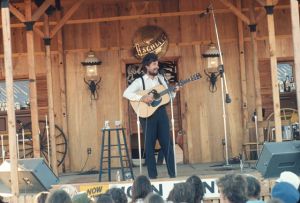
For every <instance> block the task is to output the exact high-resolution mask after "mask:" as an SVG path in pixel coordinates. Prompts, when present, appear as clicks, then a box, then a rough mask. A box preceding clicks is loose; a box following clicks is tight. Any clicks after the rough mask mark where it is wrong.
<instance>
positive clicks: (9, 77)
mask: <svg viewBox="0 0 300 203" xmlns="http://www.w3.org/2000/svg"><path fill="white" fill-rule="evenodd" d="M1 3H2V7H1V18H2V25H3V29H2V35H3V48H4V68H5V84H6V102H7V127H8V135H9V159H10V179H11V181H10V184H11V193H12V195H13V202H18V196H19V178H18V157H17V144H18V142H17V137H16V117H15V107H14V106H15V105H14V104H15V102H14V92H13V89H14V88H13V65H12V47H11V29H10V13H9V8H8V7H5V6H4V2H3V1H2V2H1ZM7 3H8V1H7ZM7 6H8V5H7Z"/></svg>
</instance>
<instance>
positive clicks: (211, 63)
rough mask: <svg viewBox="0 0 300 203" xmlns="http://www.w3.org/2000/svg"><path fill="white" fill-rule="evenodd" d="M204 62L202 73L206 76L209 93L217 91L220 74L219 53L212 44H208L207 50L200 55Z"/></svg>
mask: <svg viewBox="0 0 300 203" xmlns="http://www.w3.org/2000/svg"><path fill="white" fill-rule="evenodd" d="M202 56H203V58H204V59H205V61H206V68H205V69H204V73H205V75H206V76H207V80H208V81H209V82H210V85H209V91H211V92H215V91H217V86H216V83H217V79H218V76H219V75H220V74H221V73H220V69H219V66H220V52H219V50H218V49H217V48H216V46H215V44H214V43H210V44H209V47H208V49H207V50H206V51H205V52H204V53H203V54H202Z"/></svg>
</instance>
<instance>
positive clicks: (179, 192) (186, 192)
mask: <svg viewBox="0 0 300 203" xmlns="http://www.w3.org/2000/svg"><path fill="white" fill-rule="evenodd" d="M194 194H195V191H194V187H193V186H192V185H191V184H190V183H177V184H175V185H174V187H173V189H172V190H171V192H170V193H169V196H168V198H167V201H172V202H173V203H179V202H187V203H194V197H195V195H194Z"/></svg>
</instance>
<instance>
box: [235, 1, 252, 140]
mask: <svg viewBox="0 0 300 203" xmlns="http://www.w3.org/2000/svg"><path fill="white" fill-rule="evenodd" d="M237 7H238V9H240V10H241V8H242V6H241V0H237ZM237 22H238V35H239V54H240V60H239V61H240V70H241V72H240V77H241V95H242V110H243V141H244V142H246V141H249V129H248V128H247V123H248V120H249V119H248V118H249V112H248V103H247V79H246V78H247V76H246V63H245V46H244V32H243V22H242V21H241V20H240V19H239V18H237Z"/></svg>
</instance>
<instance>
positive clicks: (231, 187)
mask: <svg viewBox="0 0 300 203" xmlns="http://www.w3.org/2000/svg"><path fill="white" fill-rule="evenodd" d="M217 185H218V187H219V190H220V192H221V193H222V194H223V195H224V196H225V197H226V198H227V199H228V200H229V201H230V202H231V203H245V202H246V201H247V181H246V178H245V177H244V176H242V175H238V174H228V175H225V176H223V177H221V178H220V179H219V180H218V181H217Z"/></svg>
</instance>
